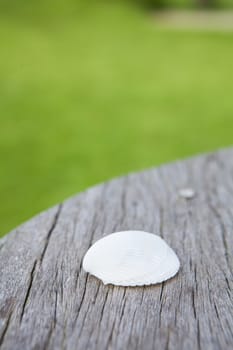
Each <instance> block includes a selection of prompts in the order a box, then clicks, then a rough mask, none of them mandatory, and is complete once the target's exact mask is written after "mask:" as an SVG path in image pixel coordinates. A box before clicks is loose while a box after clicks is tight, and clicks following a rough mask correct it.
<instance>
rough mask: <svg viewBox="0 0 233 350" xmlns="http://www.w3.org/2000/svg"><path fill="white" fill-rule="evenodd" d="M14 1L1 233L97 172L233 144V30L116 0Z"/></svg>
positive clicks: (0, 89) (4, 7)
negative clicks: (176, 26)
mask: <svg viewBox="0 0 233 350" xmlns="http://www.w3.org/2000/svg"><path fill="white" fill-rule="evenodd" d="M8 3H9V2H8ZM8 3H7V2H2V3H1V7H0V8H1V11H0V38H1V40H0V199H1V201H0V234H4V233H6V232H7V231H8V230H10V229H12V228H14V227H15V226H16V225H18V224H19V223H21V222H22V221H24V220H26V219H28V218H30V217H31V216H32V215H34V214H36V213H37V212H39V211H41V210H43V209H46V208H47V207H49V206H51V205H53V204H55V203H57V202H60V201H62V200H63V199H64V198H66V197H68V196H70V195H72V194H74V193H76V192H78V191H81V190H83V189H85V188H86V187H88V186H91V185H94V184H96V183H98V182H102V181H105V180H107V179H109V178H111V177H115V176H118V175H121V174H125V173H127V172H129V171H137V170H139V169H143V168H147V167H151V166H154V165H158V164H160V163H163V162H167V161H171V160H174V159H177V158H183V157H186V156H191V155H193V154H196V153H199V152H204V151H208V150H214V149H216V148H219V147H225V146H228V145H231V144H232V141H233V95H232V93H233V67H232V66H233V33H230V32H225V33H224V32H219V33H218V32H201V31H198V32H195V31H178V30H177V31H174V30H165V29H160V28H159V27H158V26H157V25H156V23H155V22H154V19H153V18H152V16H150V15H148V14H147V13H143V12H142V11H140V10H139V9H137V8H136V7H133V6H130V5H124V4H118V5H117V4H114V2H113V3H110V4H109V5H103V4H102V3H101V2H99V3H98V5H97V4H96V2H91V6H89V7H88V8H87V7H86V6H79V5H77V4H75V3H73V2H69V3H68V1H67V2H66V3H64V2H62V1H61V2H59V1H57V2H53V1H51V0H50V2H48V1H47V2H44V1H41V2H40V3H39V4H36V3H35V2H30V3H29V2H28V1H22V0H21V1H20V6H19V5H18V2H15V3H14V2H11V6H9V4H8ZM12 3H13V5H14V4H15V6H13V5H12ZM68 4H69V6H68Z"/></svg>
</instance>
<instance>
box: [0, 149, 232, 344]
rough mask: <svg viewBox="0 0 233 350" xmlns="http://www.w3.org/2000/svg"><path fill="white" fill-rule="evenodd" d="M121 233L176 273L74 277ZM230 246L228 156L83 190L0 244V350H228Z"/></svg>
mask: <svg viewBox="0 0 233 350" xmlns="http://www.w3.org/2000/svg"><path fill="white" fill-rule="evenodd" d="M184 187H192V188H194V189H195V191H196V196H195V197H194V198H193V199H185V198H181V197H180V196H179V194H178V193H179V190H180V189H181V188H184ZM128 229H137V230H145V231H149V232H153V233H156V234H158V235H160V236H161V237H163V238H164V239H165V240H166V241H167V243H168V244H169V245H170V246H171V247H172V248H173V249H174V250H175V252H176V253H177V255H178V256H179V258H180V261H181V269H180V271H179V273H178V275H177V276H175V277H174V278H172V279H171V280H169V281H167V282H164V283H162V284H159V285H155V286H149V287H136V288H135V287H134V288H132V287H131V288H130V287H128V288H124V287H114V286H112V285H107V286H104V285H103V284H102V283H101V282H100V281H99V280H98V279H96V278H95V277H92V276H90V275H88V274H86V273H85V272H84V271H83V270H82V267H81V265H82V259H83V256H84V254H85V253H86V251H87V249H88V248H89V247H90V246H91V245H92V244H93V243H94V242H95V241H96V240H98V239H99V238H101V237H103V236H104V235H107V234H109V233H112V232H114V231H121V230H128ZM232 248H233V149H228V150H223V151H219V152H216V153H213V154H208V155H203V156H200V157H195V158H192V159H190V160H186V161H181V162H176V163H172V164H170V165H165V166H162V167H159V168H157V169H151V170H148V171H144V172H140V173H137V174H130V175H128V176H126V177H123V178H119V179H116V180H112V181H110V182H107V183H105V184H102V185H99V186H97V187H94V188H91V189H89V190H87V191H86V192H84V193H81V194H79V195H78V196H76V197H73V198H71V199H68V200H67V201H65V202H64V203H62V204H61V205H58V206H56V207H54V208H52V209H50V210H48V211H46V212H44V213H42V214H40V215H38V216H37V217H35V218H33V219H32V220H30V221H28V222H27V223H25V224H23V225H22V226H20V227H19V228H17V229H16V230H14V231H13V232H11V233H10V234H8V235H7V236H6V237H5V238H3V239H2V240H1V241H0V347H1V349H2V350H12V349H19V350H27V349H35V350H39V349H69V350H79V349H80V350H85V349H100V350H104V349H146V350H147V349H148V350H149V349H151V350H152V349H177V350H181V349H203V350H208V349H232V347H233V299H232V286H233V280H232V267H233V256H232Z"/></svg>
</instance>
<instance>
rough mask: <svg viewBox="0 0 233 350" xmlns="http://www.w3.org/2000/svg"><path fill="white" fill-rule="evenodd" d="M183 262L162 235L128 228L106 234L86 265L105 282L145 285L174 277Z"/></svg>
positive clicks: (86, 269)
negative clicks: (128, 229) (127, 229)
mask: <svg viewBox="0 0 233 350" xmlns="http://www.w3.org/2000/svg"><path fill="white" fill-rule="evenodd" d="M179 267H180V262H179V259H178V258H177V256H176V254H175V253H174V251H173V250H172V249H171V248H170V247H169V246H168V245H167V243H166V242H165V241H164V240H163V239H162V238H160V237H159V236H157V235H155V234H151V233H147V232H143V231H124V232H117V233H113V234H111V235H108V236H105V237H104V238H102V239H100V240H99V241H97V242H96V243H94V244H93V245H92V247H91V248H90V249H89V250H88V251H87V253H86V255H85V257H84V260H83V269H84V270H85V271H86V272H89V273H90V274H92V275H94V276H96V277H98V278H99V279H101V280H102V281H103V283H104V284H115V285H118V286H142V285H149V284H156V283H160V282H162V281H165V280H167V279H169V278H171V277H173V276H174V275H175V274H176V273H177V271H178V270H179Z"/></svg>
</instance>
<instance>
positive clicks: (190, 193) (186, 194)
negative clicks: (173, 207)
mask: <svg viewBox="0 0 233 350" xmlns="http://www.w3.org/2000/svg"><path fill="white" fill-rule="evenodd" d="M179 195H180V197H183V198H186V199H191V198H193V197H194V196H195V191H194V189H192V188H182V189H181V190H179Z"/></svg>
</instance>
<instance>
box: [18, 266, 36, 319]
mask: <svg viewBox="0 0 233 350" xmlns="http://www.w3.org/2000/svg"><path fill="white" fill-rule="evenodd" d="M36 265H37V260H35V261H34V264H33V266H32V269H31V273H30V277H29V283H28V287H27V290H26V295H25V298H24V302H23V306H22V310H21V313H20V317H19V321H20V323H21V322H22V319H23V316H24V313H25V308H26V305H27V303H28V301H29V296H30V293H31V289H32V284H33V280H34V276H35V269H36Z"/></svg>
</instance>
